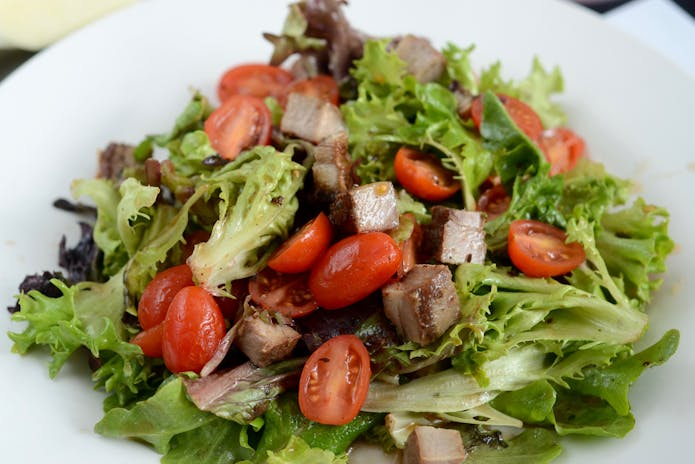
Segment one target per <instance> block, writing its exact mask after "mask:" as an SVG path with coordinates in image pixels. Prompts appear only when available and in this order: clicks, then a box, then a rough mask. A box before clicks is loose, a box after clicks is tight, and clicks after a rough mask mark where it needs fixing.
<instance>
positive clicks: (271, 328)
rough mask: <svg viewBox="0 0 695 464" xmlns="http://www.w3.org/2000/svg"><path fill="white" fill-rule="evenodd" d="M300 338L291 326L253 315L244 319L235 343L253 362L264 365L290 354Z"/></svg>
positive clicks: (260, 365)
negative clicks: (267, 320)
mask: <svg viewBox="0 0 695 464" xmlns="http://www.w3.org/2000/svg"><path fill="white" fill-rule="evenodd" d="M300 338H301V335H300V334H299V333H298V332H297V331H296V330H294V329H293V328H292V327H290V326H287V325H282V324H273V323H271V322H266V321H264V320H262V319H261V318H260V317H258V316H256V315H251V316H246V317H245V318H244V319H243V320H242V322H241V325H240V326H239V329H238V335H237V338H236V340H235V343H236V345H237V346H238V347H239V349H240V350H241V351H243V352H244V354H245V355H246V356H248V357H249V359H250V360H251V362H252V363H254V364H255V365H256V366H259V367H264V366H267V365H269V364H272V363H274V362H275V361H279V360H281V359H284V358H286V357H287V356H289V354H290V353H291V352H292V350H294V347H295V346H296V345H297V342H298V341H299V339H300Z"/></svg>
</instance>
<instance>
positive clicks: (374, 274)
mask: <svg viewBox="0 0 695 464" xmlns="http://www.w3.org/2000/svg"><path fill="white" fill-rule="evenodd" d="M401 260H402V256H401V250H400V248H399V247H398V244H397V243H396V242H395V241H394V240H393V239H392V238H391V237H390V236H389V235H387V234H385V233H383V232H366V233H362V234H356V235H351V236H349V237H346V238H344V239H342V240H341V241H339V242H337V243H335V244H333V245H332V246H331V247H330V248H329V249H328V251H326V253H324V254H323V255H322V256H321V257H320V258H319V260H318V261H317V262H316V264H315V265H314V267H313V269H312V270H311V274H310V275H309V289H310V290H311V293H312V294H313V295H314V298H315V299H316V302H317V303H318V304H319V306H320V307H322V308H326V309H338V308H344V307H345V306H348V305H350V304H352V303H356V302H357V301H359V300H361V299H362V298H364V297H366V296H367V295H369V294H370V293H372V292H374V291H376V290H378V289H379V288H380V287H381V286H382V285H384V284H385V283H386V282H388V281H389V279H390V278H391V277H392V276H393V275H394V273H395V272H396V271H397V270H398V268H399V266H400V265H401Z"/></svg>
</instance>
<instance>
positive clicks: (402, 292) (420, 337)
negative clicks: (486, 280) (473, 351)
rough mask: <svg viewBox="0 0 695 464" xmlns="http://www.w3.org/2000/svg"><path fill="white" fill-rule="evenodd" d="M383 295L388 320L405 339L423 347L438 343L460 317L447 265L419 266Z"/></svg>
mask: <svg viewBox="0 0 695 464" xmlns="http://www.w3.org/2000/svg"><path fill="white" fill-rule="evenodd" d="M381 295H382V298H383V302H384V312H385V313H386V317H388V318H389V320H390V321H391V322H393V324H394V325H395V326H396V329H397V330H398V332H399V333H400V334H401V335H402V336H403V337H404V338H406V339H407V340H410V341H414V342H416V343H419V344H421V345H427V344H429V343H432V342H433V341H435V340H436V339H437V338H439V337H440V336H441V335H442V334H443V333H444V332H445V331H446V330H447V329H448V328H449V327H451V326H452V325H453V324H454V323H455V322H456V321H457V320H458V317H459V299H458V295H457V294H456V287H455V286H454V282H453V280H452V276H451V271H450V270H449V267H448V266H446V265H444V264H416V265H415V266H414V267H413V269H411V270H410V272H408V273H407V274H406V275H405V277H403V279H401V280H399V281H396V282H392V283H389V284H387V285H385V286H384V287H383V288H382V289H381Z"/></svg>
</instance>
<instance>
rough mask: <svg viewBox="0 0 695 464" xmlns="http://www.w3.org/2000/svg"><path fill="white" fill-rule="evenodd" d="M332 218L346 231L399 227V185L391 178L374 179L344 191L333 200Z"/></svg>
mask: <svg viewBox="0 0 695 464" xmlns="http://www.w3.org/2000/svg"><path fill="white" fill-rule="evenodd" d="M330 219H331V222H332V223H333V224H335V225H336V226H338V227H340V228H341V229H343V230H344V231H345V232H347V233H361V232H376V231H385V230H390V229H393V228H395V227H398V205H397V203H396V189H394V188H393V184H392V183H391V182H374V183H372V184H365V185H361V186H359V187H355V188H353V189H350V190H349V191H348V192H345V193H341V194H339V195H337V196H336V198H335V200H334V201H333V203H331V207H330Z"/></svg>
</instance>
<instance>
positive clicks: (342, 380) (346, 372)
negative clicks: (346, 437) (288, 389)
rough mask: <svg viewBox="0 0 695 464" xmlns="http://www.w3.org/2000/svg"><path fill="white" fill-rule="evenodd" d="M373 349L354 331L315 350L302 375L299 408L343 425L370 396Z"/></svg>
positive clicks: (310, 416)
mask: <svg viewBox="0 0 695 464" xmlns="http://www.w3.org/2000/svg"><path fill="white" fill-rule="evenodd" d="M371 375H372V371H371V367H370V365H369V353H368V352H367V348H365V346H364V344H363V343H362V341H361V340H360V339H359V338H357V337H356V336H354V335H338V336H337V337H333V338H331V339H330V340H328V341H327V342H325V343H324V344H323V345H321V346H319V347H318V349H317V350H316V351H314V352H313V353H312V354H311V356H309V359H308V360H307V362H306V364H304V368H303V369H302V374H301V376H300V378H299V409H300V410H301V411H302V414H304V416H305V417H306V418H307V419H309V420H312V421H315V422H319V423H321V424H327V425H343V424H347V423H348V422H350V421H351V420H353V419H354V418H355V417H356V416H357V414H358V413H359V412H360V408H361V407H362V405H363V404H364V401H365V400H366V399H367V393H368V391H369V378H370V376H371Z"/></svg>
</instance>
